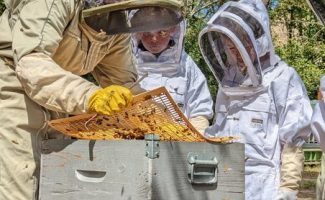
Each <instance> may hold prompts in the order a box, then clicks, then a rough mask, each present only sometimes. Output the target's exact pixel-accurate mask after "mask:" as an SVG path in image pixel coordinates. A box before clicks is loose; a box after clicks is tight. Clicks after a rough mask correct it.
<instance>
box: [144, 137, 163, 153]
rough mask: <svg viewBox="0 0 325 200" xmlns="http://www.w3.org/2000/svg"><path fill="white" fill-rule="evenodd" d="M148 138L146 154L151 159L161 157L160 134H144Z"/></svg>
mask: <svg viewBox="0 0 325 200" xmlns="http://www.w3.org/2000/svg"><path fill="white" fill-rule="evenodd" d="M144 139H145V140H146V156H147V157H148V158H150V159H155V158H158V157H159V141H160V138H159V135H156V134H152V133H151V134H146V135H145V136H144Z"/></svg>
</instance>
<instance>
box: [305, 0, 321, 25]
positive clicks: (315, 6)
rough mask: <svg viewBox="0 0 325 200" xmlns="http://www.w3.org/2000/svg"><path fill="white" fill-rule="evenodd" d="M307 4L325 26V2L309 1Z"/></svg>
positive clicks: (318, 0) (319, 0)
mask: <svg viewBox="0 0 325 200" xmlns="http://www.w3.org/2000/svg"><path fill="white" fill-rule="evenodd" d="M307 2H308V5H309V7H310V8H311V9H312V10H313V12H314V13H315V15H316V16H317V18H318V19H319V20H320V21H321V22H322V23H323V24H324V25H325V0H307Z"/></svg>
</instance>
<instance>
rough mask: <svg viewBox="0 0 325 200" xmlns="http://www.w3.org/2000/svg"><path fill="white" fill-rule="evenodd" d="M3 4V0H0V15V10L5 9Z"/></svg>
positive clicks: (0, 12)
mask: <svg viewBox="0 0 325 200" xmlns="http://www.w3.org/2000/svg"><path fill="white" fill-rule="evenodd" d="M5 8H6V7H5V5H4V3H3V0H0V15H1V14H2V12H3V11H4V10H5Z"/></svg>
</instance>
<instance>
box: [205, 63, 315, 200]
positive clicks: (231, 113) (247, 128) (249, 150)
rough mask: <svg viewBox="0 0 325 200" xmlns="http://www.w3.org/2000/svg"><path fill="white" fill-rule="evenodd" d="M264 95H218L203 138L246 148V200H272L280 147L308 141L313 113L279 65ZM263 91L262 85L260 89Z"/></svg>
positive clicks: (289, 71) (292, 75)
mask: <svg viewBox="0 0 325 200" xmlns="http://www.w3.org/2000/svg"><path fill="white" fill-rule="evenodd" d="M279 69H281V71H282V73H280V75H279V76H278V77H277V78H275V79H274V80H273V81H272V82H270V84H269V85H268V87H267V88H268V90H266V91H264V92H261V93H258V94H256V95H254V96H252V97H249V98H248V97H240V96H227V95H225V93H223V92H222V91H221V90H219V91H218V96H217V100H216V109H215V113H216V115H215V122H214V125H212V126H211V127H209V128H208V129H207V130H206V134H207V136H237V137H239V138H240V140H239V142H242V143H245V144H246V146H245V154H246V157H247V160H246V163H245V166H246V168H245V174H246V180H245V182H246V199H248V200H270V199H275V197H276V195H277V191H278V189H279V183H280V178H279V177H280V153H281V145H284V144H286V143H287V144H290V145H294V146H301V145H302V144H303V143H304V140H305V139H306V138H307V137H308V136H309V134H310V130H309V122H310V118H311V115H312V109H311V106H310V103H309V99H308V96H307V94H306V91H305V88H304V85H303V83H302V81H301V79H300V78H299V76H298V75H297V73H296V72H295V71H294V69H293V68H291V67H288V66H287V65H286V64H285V63H284V62H280V64H279V65H278V67H276V68H275V69H274V70H272V71H270V72H269V73H267V74H265V76H266V77H268V76H269V75H270V76H272V73H273V72H276V70H279ZM265 86H266V85H265Z"/></svg>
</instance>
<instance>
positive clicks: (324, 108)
mask: <svg viewBox="0 0 325 200" xmlns="http://www.w3.org/2000/svg"><path fill="white" fill-rule="evenodd" d="M311 130H312V132H313V134H314V137H315V138H316V140H317V141H318V142H319V143H320V147H321V149H322V150H323V152H325V102H324V101H319V102H318V103H317V104H316V105H315V107H314V112H313V116H312V119H311Z"/></svg>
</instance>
